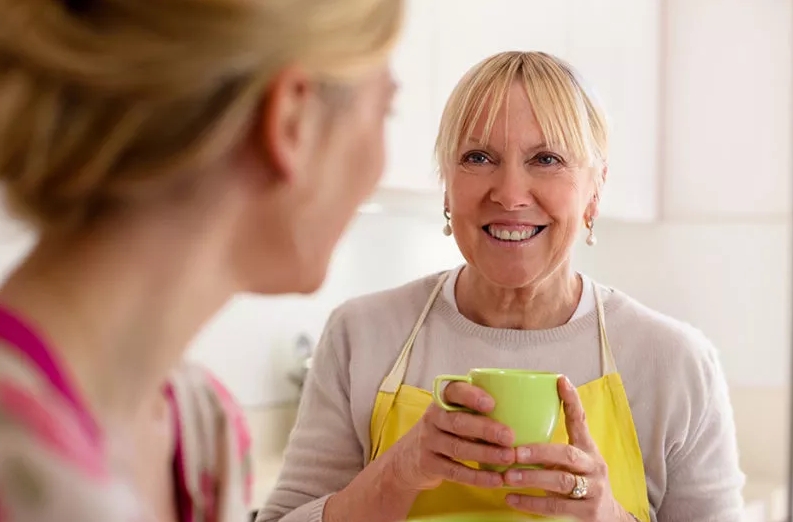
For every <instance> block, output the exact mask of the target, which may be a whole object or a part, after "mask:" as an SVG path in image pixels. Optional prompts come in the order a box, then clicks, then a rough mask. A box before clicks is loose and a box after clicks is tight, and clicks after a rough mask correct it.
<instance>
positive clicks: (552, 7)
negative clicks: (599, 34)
mask: <svg viewBox="0 0 793 522" xmlns="http://www.w3.org/2000/svg"><path fill="white" fill-rule="evenodd" d="M431 1H432V2H433V3H436V4H437V5H438V14H439V16H438V21H437V29H436V30H437V39H438V41H437V45H438V63H437V68H436V70H437V76H436V80H435V88H434V92H435V114H434V120H435V122H436V125H437V122H439V121H440V115H441V112H442V111H443V107H444V105H445V104H446V100H447V99H448V97H449V95H450V94H451V92H452V90H453V89H454V86H455V85H457V82H458V81H459V80H460V78H462V76H463V75H464V74H465V73H466V71H468V70H469V69H470V68H471V67H473V66H474V65H475V64H476V63H478V62H479V61H481V60H483V59H485V58H487V57H488V56H490V55H493V54H495V53H498V52H502V51H544V52H548V53H551V54H556V55H560V56H564V55H565V54H566V53H567V35H568V29H567V25H568V24H567V18H568V16H569V15H568V8H569V0H553V1H542V2H540V1H537V0H520V1H515V0H487V1H485V0H431Z"/></svg>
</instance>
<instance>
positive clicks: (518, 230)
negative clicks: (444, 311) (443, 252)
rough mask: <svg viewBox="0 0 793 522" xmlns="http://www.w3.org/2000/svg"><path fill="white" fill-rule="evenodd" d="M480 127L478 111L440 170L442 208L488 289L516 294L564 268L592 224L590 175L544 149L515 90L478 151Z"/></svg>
mask: <svg viewBox="0 0 793 522" xmlns="http://www.w3.org/2000/svg"><path fill="white" fill-rule="evenodd" d="M507 105H509V112H507V110H506V107H507ZM486 119H487V113H486V111H484V114H483V116H482V118H480V122H479V124H478V125H477V126H475V128H474V130H473V133H472V139H471V140H470V141H469V142H466V143H463V144H461V146H460V148H459V150H458V153H457V155H456V157H455V161H454V162H453V164H452V165H449V166H448V167H447V168H446V169H445V178H446V179H445V181H446V189H447V192H446V204H447V206H448V208H449V211H450V213H451V220H452V230H453V231H454V237H455V240H456V241H457V244H458V246H459V248H460V251H461V252H462V254H463V256H464V257H465V259H466V260H467V261H468V263H469V264H470V265H471V266H472V267H473V268H474V269H475V270H477V271H478V272H479V273H480V274H481V275H482V276H483V277H484V278H485V279H486V280H488V281H490V282H491V283H493V284H495V285H497V286H499V287H503V288H510V289H516V288H521V287H525V286H528V285H530V284H532V283H537V282H540V281H542V280H544V279H545V278H546V277H548V276H549V275H551V274H552V273H554V271H556V270H557V269H558V268H559V267H561V266H563V265H564V264H565V263H566V262H567V261H568V259H569V256H570V251H571V249H572V246H573V243H574V241H575V239H576V237H577V235H578V232H579V231H580V229H581V226H582V225H583V224H584V221H585V219H589V218H590V217H591V218H594V217H596V212H597V207H596V205H597V204H596V201H597V199H596V197H595V189H596V184H595V180H596V175H595V171H594V170H593V168H592V167H587V166H584V164H583V162H582V161H580V160H576V159H575V158H572V157H571V156H570V155H569V154H568V153H567V152H566V151H563V150H554V149H552V148H550V147H549V146H548V145H547V144H545V143H544V139H543V134H542V131H541V129H540V126H539V124H538V123H537V120H536V119H535V116H534V112H533V111H532V108H531V104H530V103H529V99H528V97H527V95H526V92H525V89H524V88H523V86H522V85H521V84H520V83H518V82H516V83H515V84H513V86H512V88H511V89H510V91H509V103H506V102H505V103H504V104H502V107H501V109H500V110H499V112H498V113H497V115H496V118H495V121H494V125H493V127H492V130H491V132H490V137H489V140H488V143H482V142H481V141H482V140H481V139H480V136H482V135H483V129H484V124H485V121H486Z"/></svg>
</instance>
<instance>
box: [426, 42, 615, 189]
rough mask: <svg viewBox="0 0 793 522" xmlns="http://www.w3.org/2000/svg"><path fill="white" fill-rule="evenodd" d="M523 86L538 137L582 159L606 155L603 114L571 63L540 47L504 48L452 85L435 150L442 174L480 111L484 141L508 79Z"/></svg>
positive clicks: (504, 99)
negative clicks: (535, 49)
mask: <svg viewBox="0 0 793 522" xmlns="http://www.w3.org/2000/svg"><path fill="white" fill-rule="evenodd" d="M515 81H520V82H521V83H522V84H523V86H524V87H525V89H526V94H527V95H528V98H529V103H531V106H532V108H533V110H534V114H535V117H536V118H537V122H538V124H539V125H540V128H541V129H542V133H543V137H544V139H545V140H546V142H547V143H548V145H549V146H551V147H559V148H561V149H562V150H565V151H567V152H568V153H571V154H572V155H573V157H575V158H576V159H578V160H579V161H582V162H597V161H602V162H605V161H606V159H607V155H608V126H607V122H606V116H605V113H604V111H603V109H602V108H601V106H600V105H599V103H598V101H597V100H596V98H595V96H594V93H592V92H590V91H589V90H587V89H586V88H585V86H584V83H583V80H582V79H581V77H580V75H579V74H578V73H577V71H576V70H575V69H573V67H571V66H570V65H569V64H567V63H566V62H564V61H563V60H561V59H559V58H557V57H555V56H552V55H550V54H546V53H542V52H518V51H511V52H504V53H499V54H496V55H493V56H491V57H489V58H486V59H485V60H483V61H481V62H479V63H478V64H476V65H475V66H474V67H473V68H471V69H470V70H469V71H468V72H467V73H466V74H465V75H464V76H463V78H462V79H461V80H460V82H459V83H458V84H457V86H456V87H455V88H454V90H453V91H452V94H451V96H450V97H449V100H448V101H447V102H446V107H445V108H444V110H443V115H442V117H441V123H440V129H439V131H438V137H437V140H436V142H435V156H436V159H437V162H438V165H439V167H440V171H441V175H444V171H445V166H448V165H450V164H452V163H453V162H454V161H455V160H456V157H455V156H456V155H457V152H458V149H459V148H460V146H461V145H462V143H463V142H465V141H466V140H468V139H470V138H471V133H472V132H473V129H474V127H475V126H476V125H477V123H479V120H480V118H481V117H482V115H483V113H485V111H487V112H488V116H487V120H486V121H485V126H484V127H485V128H484V136H481V137H479V138H481V139H482V140H484V141H485V142H486V141H487V140H488V138H489V136H490V132H491V130H492V128H493V124H494V121H495V118H496V115H497V113H498V111H499V109H500V108H501V106H502V104H504V103H508V100H507V98H508V96H507V94H508V92H509V89H510V87H511V86H512V84H513V82H515Z"/></svg>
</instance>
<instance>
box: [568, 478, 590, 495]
mask: <svg viewBox="0 0 793 522" xmlns="http://www.w3.org/2000/svg"><path fill="white" fill-rule="evenodd" d="M574 477H575V486H573V491H571V492H570V495H569V496H570V498H572V499H573V500H581V499H582V498H584V497H586V494H587V486H588V484H587V481H586V477H582V476H581V475H574Z"/></svg>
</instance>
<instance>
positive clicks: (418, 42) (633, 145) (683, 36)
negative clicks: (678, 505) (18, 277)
mask: <svg viewBox="0 0 793 522" xmlns="http://www.w3.org/2000/svg"><path fill="white" fill-rule="evenodd" d="M408 5H409V11H408V18H407V30H406V32H405V33H404V36H403V39H402V41H401V43H400V47H399V49H398V52H397V55H396V57H395V61H394V69H395V73H396V76H397V78H398V79H399V82H400V84H401V91H400V94H399V97H398V100H397V103H396V109H395V114H394V116H393V118H392V120H391V122H390V126H389V131H388V137H387V140H388V152H389V161H388V168H387V172H386V174H385V177H384V179H383V182H382V184H381V186H380V189H379V191H378V192H377V194H376V195H375V196H374V198H373V199H372V200H371V201H370V202H368V203H367V204H366V205H364V206H363V207H362V208H361V212H360V214H359V216H358V217H357V219H356V221H355V222H354V224H353V225H352V226H351V228H350V229H349V230H348V232H347V234H346V236H345V238H344V240H343V242H342V245H341V247H340V249H339V250H338V252H337V254H336V256H335V258H334V261H333V263H332V266H331V270H330V273H329V275H328V279H327V282H326V284H325V286H324V287H323V289H322V290H321V291H320V292H318V293H317V294H315V295H312V296H288V297H281V298H274V299H270V298H256V297H249V296H240V297H239V298H237V299H236V300H235V301H234V302H232V303H230V304H229V306H228V307H227V308H226V309H225V310H224V311H223V312H222V313H221V314H220V315H219V316H217V318H216V319H215V320H214V321H213V322H212V324H210V325H208V327H207V328H206V329H205V331H204V332H203V333H202V334H201V335H200V336H199V337H198V338H197V339H196V341H195V344H194V346H193V347H192V349H191V351H190V357H191V358H194V359H197V360H199V361H201V362H203V363H205V364H207V365H208V366H209V367H210V368H212V369H213V370H214V371H215V372H216V373H217V374H218V376H219V377H220V378H221V379H222V380H223V381H224V382H225V383H226V384H227V386H228V387H229V388H230V389H231V390H232V391H233V392H234V393H236V395H237V397H238V398H239V400H240V401H241V402H242V403H243V405H244V406H245V407H246V410H247V412H248V414H249V421H250V423H251V427H252V429H253V434H254V442H255V448H256V466H257V471H258V476H259V478H258V482H257V486H256V498H257V500H256V501H257V503H259V504H260V503H261V502H263V499H264V498H266V496H267V494H268V491H269V488H270V487H272V485H273V482H274V480H275V478H276V477H275V475H276V473H277V471H278V468H279V466H280V458H281V457H280V455H281V452H282V450H283V447H284V444H285V442H286V439H287V437H288V434H289V430H290V429H291V425H292V422H293V418H294V412H295V407H296V404H297V401H298V399H299V392H300V384H301V382H302V378H303V375H304V373H305V368H306V367H307V366H308V365H310V357H311V350H312V349H313V346H314V343H315V342H316V341H317V339H318V337H319V334H320V333H321V331H322V328H323V325H324V322H325V320H326V318H327V317H328V315H329V313H330V312H331V310H332V309H333V308H334V307H335V306H337V305H339V304H340V303H341V302H343V301H344V300H346V299H348V298H350V297H352V296H355V295H359V294H362V293H366V292H371V291H375V290H379V289H383V288H388V287H392V286H395V285H398V284H401V283H404V282H407V281H409V280H411V279H414V278H417V277H420V276H423V275H426V274H428V273H430V272H433V271H439V270H443V269H446V268H452V267H454V266H456V265H458V264H460V263H461V262H462V258H461V256H460V254H459V253H458V251H457V248H456V246H455V244H454V242H453V240H452V239H451V238H447V237H444V236H443V235H442V233H441V229H442V227H443V224H444V221H443V218H442V214H441V213H442V189H441V187H440V186H439V185H438V181H437V175H436V172H435V168H434V166H433V162H432V159H431V155H432V145H433V143H434V139H435V132H436V129H437V124H438V121H439V118H440V112H441V110H442V108H443V104H444V102H445V100H446V98H447V96H448V95H449V93H450V92H451V89H452V87H453V86H454V84H455V83H456V82H457V80H458V79H459V78H460V77H461V76H462V74H463V73H464V72H465V71H466V70H467V69H468V68H469V67H471V66H472V65H473V64H474V63H475V62H477V61H478V60H480V59H482V58H484V57H486V56H488V55H490V54H492V53H495V52H498V51H504V50H512V49H519V50H541V51H546V52H549V53H553V54H556V55H558V56H561V57H563V58H566V59H567V60H568V61H570V62H571V63H572V64H573V65H574V66H575V67H577V68H578V69H579V70H580V71H581V73H582V74H583V75H584V77H585V78H586V79H587V81H589V82H590V83H591V84H592V85H593V86H594V88H595V90H596V92H597V93H598V94H599V96H600V97H601V98H602V101H603V104H604V105H605V107H606V109H607V111H608V112H609V115H610V118H611V126H612V133H613V138H612V144H611V157H610V159H609V165H610V169H609V178H608V183H607V185H606V189H605V193H604V196H603V207H602V211H601V212H602V217H601V218H600V219H599V220H598V221H597V223H596V231H597V236H598V244H597V246H596V247H594V248H593V247H587V246H586V245H585V244H584V242H583V238H582V241H581V245H580V246H579V247H578V249H577V252H576V256H575V265H576V268H577V269H578V270H580V271H582V272H585V273H587V274H588V275H589V276H590V277H593V278H594V279H596V280H598V281H600V282H602V283H605V284H608V285H611V286H614V287H617V288H620V289H621V290H623V291H625V292H627V293H629V294H631V295H632V296H633V297H635V298H637V299H639V300H640V301H643V302H644V303H646V304H647V305H649V306H651V307H653V308H656V309H658V310H660V311H662V312H665V313H667V314H670V315H672V316H674V317H676V318H679V319H682V320H685V321H687V322H690V323H692V324H694V325H695V326H696V327H698V328H700V329H702V330H703V331H704V332H705V333H706V334H707V335H708V336H709V337H710V338H711V339H712V340H713V341H714V343H715V344H716V346H717V347H718V348H719V349H720V352H721V360H722V364H723V366H724V369H725V372H726V374H727V377H728V379H729V383H730V387H731V396H732V401H733V405H734V408H735V417H736V424H737V428H738V437H739V443H740V450H741V459H742V465H743V468H744V471H745V472H746V473H747V475H748V484H747V487H746V491H745V495H746V499H747V507H746V520H747V521H748V522H755V521H757V522H760V521H764V522H779V521H781V520H784V519H786V506H787V500H786V492H787V485H786V480H787V466H788V446H789V441H788V424H789V419H788V408H789V401H788V395H789V393H788V387H789V384H790V375H789V368H790V362H789V361H790V356H791V353H790V352H791V338H790V337H791V324H790V323H791V321H790V318H791V288H792V287H793V284H792V282H791V265H792V263H791V236H792V234H791V229H790V222H791V214H793V212H791V210H792V205H791V203H792V202H791V194H793V187H792V186H791V178H792V177H793V152H792V151H793V71H792V69H793V66H792V64H793V56H792V55H791V54H792V51H791V49H793V0H487V1H484V0H410V1H409V2H408ZM30 241H31V238H30V237H29V236H28V235H27V234H26V233H25V232H24V231H22V230H20V229H18V228H17V227H15V226H14V224H13V223H12V222H11V221H10V219H8V218H5V217H3V216H2V215H0V245H1V246H0V278H2V277H3V276H4V275H5V274H6V273H7V272H8V270H9V269H10V268H11V267H12V266H13V265H14V263H16V262H17V261H18V260H19V259H20V258H21V256H22V255H24V253H25V251H26V249H27V248H28V246H29V245H30ZM207 277H211V274H207Z"/></svg>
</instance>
